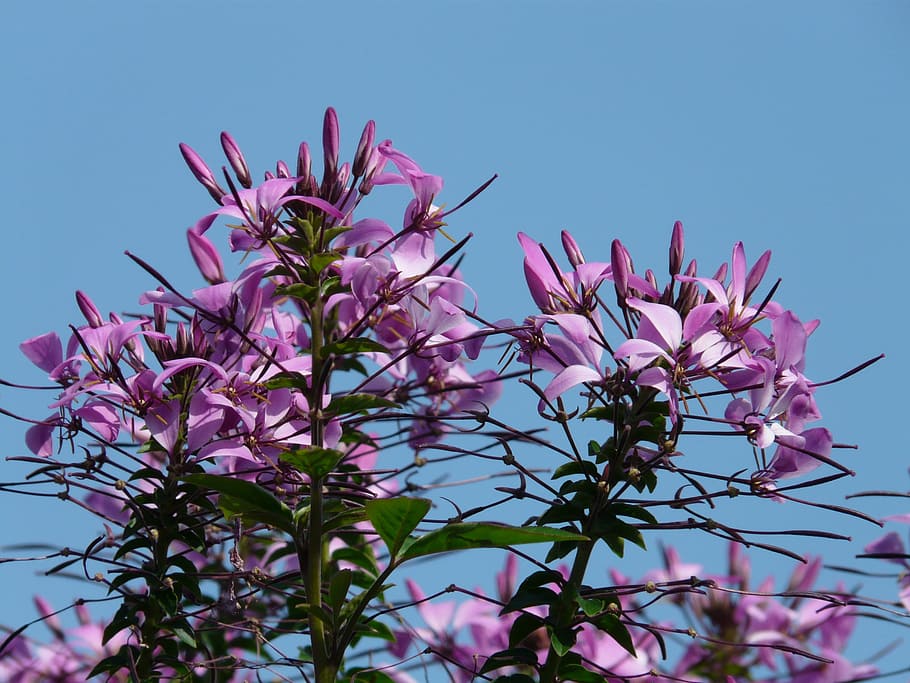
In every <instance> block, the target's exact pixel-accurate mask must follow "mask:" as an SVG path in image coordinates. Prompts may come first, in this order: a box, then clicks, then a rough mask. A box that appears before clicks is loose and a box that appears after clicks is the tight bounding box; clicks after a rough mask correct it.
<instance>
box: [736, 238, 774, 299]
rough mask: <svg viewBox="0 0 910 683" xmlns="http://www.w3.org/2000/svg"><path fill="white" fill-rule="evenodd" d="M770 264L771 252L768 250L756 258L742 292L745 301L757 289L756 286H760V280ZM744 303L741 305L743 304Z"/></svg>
mask: <svg viewBox="0 0 910 683" xmlns="http://www.w3.org/2000/svg"><path fill="white" fill-rule="evenodd" d="M770 262H771V251H770V250H768V251H766V252H765V253H764V254H762V255H761V256H759V257H758V260H757V261H756V262H755V265H754V266H752V269H751V270H750V271H749V274H748V275H746V286H745V291H744V292H743V297H744V299H745V301H748V300H749V297H751V296H752V294H753V293H754V292H755V290H756V289H757V288H758V285H759V284H761V280H762V278H763V277H764V276H765V272H766V271H767V270H768V264H769V263H770ZM745 301H744V302H743V303H745Z"/></svg>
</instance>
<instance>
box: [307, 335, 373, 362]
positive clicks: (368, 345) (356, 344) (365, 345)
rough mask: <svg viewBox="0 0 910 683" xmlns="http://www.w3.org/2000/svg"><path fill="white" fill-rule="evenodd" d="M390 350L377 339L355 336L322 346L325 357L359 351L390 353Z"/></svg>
mask: <svg viewBox="0 0 910 683" xmlns="http://www.w3.org/2000/svg"><path fill="white" fill-rule="evenodd" d="M388 352H389V350H388V349H387V348H386V347H385V346H383V345H382V344H380V343H379V342H378V341H376V340H375V339H370V338H369V337H354V338H352V339H345V340H343V341H337V342H333V343H331V344H326V345H325V346H324V347H323V348H322V356H323V358H327V357H328V356H332V355H333V356H351V355H356V354H359V353H388Z"/></svg>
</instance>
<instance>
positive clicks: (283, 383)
mask: <svg viewBox="0 0 910 683" xmlns="http://www.w3.org/2000/svg"><path fill="white" fill-rule="evenodd" d="M265 386H266V388H267V389H300V390H301V391H306V390H308V389H309V384H308V382H307V378H306V376H305V375H302V374H300V373H299V372H280V373H278V374H277V375H275V376H274V377H270V378H269V379H267V380H266V381H265Z"/></svg>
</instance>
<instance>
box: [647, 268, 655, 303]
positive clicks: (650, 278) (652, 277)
mask: <svg viewBox="0 0 910 683" xmlns="http://www.w3.org/2000/svg"><path fill="white" fill-rule="evenodd" d="M645 280H647V281H648V284H649V285H651V286H652V287H653V288H654V289H657V277H656V276H655V275H654V271H653V270H651V269H650V268H648V269H647V270H646V271H645ZM645 298H648V299H650V298H651V297H645Z"/></svg>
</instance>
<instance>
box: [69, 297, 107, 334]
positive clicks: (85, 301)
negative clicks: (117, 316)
mask: <svg viewBox="0 0 910 683" xmlns="http://www.w3.org/2000/svg"><path fill="white" fill-rule="evenodd" d="M76 305H77V306H79V310H80V311H82V315H84V316H85V319H86V320H87V321H88V324H89V327H101V326H102V325H104V318H102V317H101V311H99V310H98V308H97V307H96V306H95V304H94V303H93V302H92V300H91V299H89V298H88V295H87V294H85V292H81V291H79V290H77V291H76Z"/></svg>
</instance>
